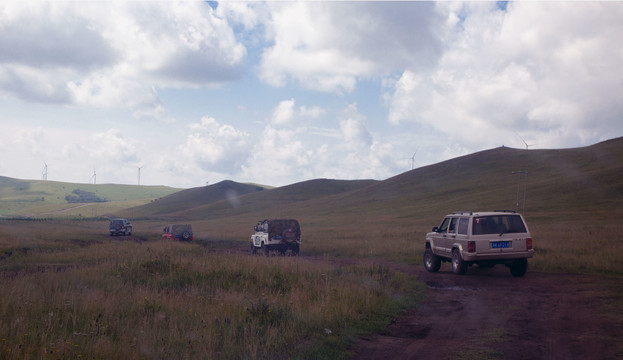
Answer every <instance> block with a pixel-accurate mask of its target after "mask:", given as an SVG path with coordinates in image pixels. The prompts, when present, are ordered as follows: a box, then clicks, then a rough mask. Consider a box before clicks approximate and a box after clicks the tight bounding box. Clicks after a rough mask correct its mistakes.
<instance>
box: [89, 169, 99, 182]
mask: <svg viewBox="0 0 623 360" xmlns="http://www.w3.org/2000/svg"><path fill="white" fill-rule="evenodd" d="M91 180H93V185H95V184H97V174H95V169H93V176H91ZM91 180H89V182H91Z"/></svg>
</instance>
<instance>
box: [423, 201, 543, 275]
mask: <svg viewBox="0 0 623 360" xmlns="http://www.w3.org/2000/svg"><path fill="white" fill-rule="evenodd" d="M533 255H534V249H533V247H532V236H531V235H530V232H529V231H528V226H527V225H526V223H525V221H524V219H523V217H522V216H521V215H520V214H517V213H515V212H514V211H506V210H496V211H492V212H465V211H461V212H454V213H452V214H448V215H446V216H445V217H444V219H443V221H442V222H441V225H439V226H438V227H435V228H433V231H432V232H429V233H428V234H426V243H425V248H424V267H425V268H426V270H427V271H430V272H436V271H439V268H440V266H441V262H448V261H449V262H452V271H453V272H454V273H455V274H459V275H462V274H465V272H467V267H468V266H471V265H473V264H477V265H478V266H480V267H483V268H489V267H493V266H495V265H496V264H504V265H506V266H508V267H509V268H510V271H511V274H512V275H513V276H524V275H525V274H526V271H527V270H528V258H531V257H532V256H533Z"/></svg>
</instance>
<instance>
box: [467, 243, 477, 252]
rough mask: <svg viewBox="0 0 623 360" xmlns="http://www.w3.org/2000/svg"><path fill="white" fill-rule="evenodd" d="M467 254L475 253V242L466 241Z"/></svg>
mask: <svg viewBox="0 0 623 360" xmlns="http://www.w3.org/2000/svg"><path fill="white" fill-rule="evenodd" d="M467 252H470V253H472V252H476V242H475V241H468V242H467Z"/></svg>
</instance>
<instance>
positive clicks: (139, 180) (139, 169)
mask: <svg viewBox="0 0 623 360" xmlns="http://www.w3.org/2000/svg"><path fill="white" fill-rule="evenodd" d="M144 167H145V165H143V166H139V167H138V185H139V186H140V185H141V169H142V168H144Z"/></svg>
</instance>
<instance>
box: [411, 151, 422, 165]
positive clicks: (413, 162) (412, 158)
mask: <svg viewBox="0 0 623 360" xmlns="http://www.w3.org/2000/svg"><path fill="white" fill-rule="evenodd" d="M418 150H420V147H419V146H418V147H417V149H415V152H414V153H413V156H411V170H413V167H414V166H415V154H417V152H418Z"/></svg>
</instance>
